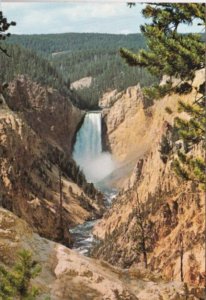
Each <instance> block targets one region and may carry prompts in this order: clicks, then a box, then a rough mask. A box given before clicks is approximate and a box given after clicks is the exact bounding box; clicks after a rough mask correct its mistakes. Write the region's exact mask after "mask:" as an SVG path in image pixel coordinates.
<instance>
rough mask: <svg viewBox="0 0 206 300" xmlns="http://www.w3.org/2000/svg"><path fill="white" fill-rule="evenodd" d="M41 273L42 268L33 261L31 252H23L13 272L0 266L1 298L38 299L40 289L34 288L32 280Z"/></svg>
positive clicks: (8, 299)
mask: <svg viewBox="0 0 206 300" xmlns="http://www.w3.org/2000/svg"><path fill="white" fill-rule="evenodd" d="M40 271H41V267H40V265H39V264H38V263H37V262H36V261H34V260H33V259H32V254H31V252H30V251H28V250H22V251H21V252H20V253H19V255H18V261H17V262H16V263H15V265H14V267H13V268H12V270H11V271H8V270H7V269H6V268H4V267H3V266H0V298H1V299H7V300H10V299H11V300H12V299H25V300H34V299H36V296H37V295H38V289H37V288H36V287H35V286H32V284H31V279H33V278H35V277H36V276H37V275H38V274H39V273H40Z"/></svg>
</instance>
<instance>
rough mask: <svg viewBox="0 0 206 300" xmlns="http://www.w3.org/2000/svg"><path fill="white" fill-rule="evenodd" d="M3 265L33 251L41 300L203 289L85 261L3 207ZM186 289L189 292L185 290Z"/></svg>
mask: <svg viewBox="0 0 206 300" xmlns="http://www.w3.org/2000/svg"><path fill="white" fill-rule="evenodd" d="M0 249H1V251H0V264H4V265H6V266H7V267H11V266H12V265H13V264H14V262H15V259H16V257H17V253H18V251H19V250H20V249H27V250H30V251H32V254H33V259H34V260H36V261H37V262H38V263H39V264H40V265H41V267H42V271H41V273H40V274H39V275H38V277H36V278H35V279H34V280H33V281H32V282H33V284H34V285H35V286H36V287H38V289H39V292H40V295H39V296H38V299H45V298H47V297H48V296H49V297H51V299H55V300H60V299H61V300H62V299H68V300H69V299H77V300H80V299H85V300H93V299H96V300H106V299H110V300H117V299H124V300H126V299H128V300H148V299H153V300H159V299H162V300H167V299H173V300H184V299H185V297H186V293H187V296H188V297H189V298H188V299H191V300H195V299H197V298H195V295H196V296H197V293H199V295H201V292H202V291H201V290H192V289H191V288H188V289H187V288H186V286H185V285H184V284H182V283H180V282H175V281H173V282H167V281H166V280H165V279H163V278H162V277H161V276H159V275H157V274H153V273H152V272H148V271H140V270H139V269H136V268H133V269H131V270H121V269H119V268H116V267H113V266H111V265H110V264H108V263H106V262H103V261H97V260H95V259H91V258H88V257H84V256H81V255H79V254H78V253H76V252H75V251H72V250H70V249H68V248H66V247H64V246H62V245H60V244H57V243H54V242H52V241H49V240H46V239H44V238H41V237H40V236H39V235H38V234H35V233H33V232H32V229H31V228H30V227H29V226H28V225H27V224H26V222H25V221H23V220H21V219H19V218H18V217H16V216H15V215H14V214H12V213H11V212H8V211H6V210H4V209H0ZM187 290H188V292H187Z"/></svg>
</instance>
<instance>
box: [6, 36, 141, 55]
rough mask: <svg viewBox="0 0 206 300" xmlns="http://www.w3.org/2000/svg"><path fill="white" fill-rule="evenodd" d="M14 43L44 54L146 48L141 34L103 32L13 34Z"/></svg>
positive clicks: (11, 38)
mask: <svg viewBox="0 0 206 300" xmlns="http://www.w3.org/2000/svg"><path fill="white" fill-rule="evenodd" d="M9 42H10V43H12V44H20V45H22V46H24V47H25V48H29V49H32V50H35V51H38V52H40V53H42V54H44V55H48V54H52V53H58V52H63V51H69V52H74V51H81V50H84V51H85V50H91V49H96V50H102V49H105V50H108V51H109V50H111V49H113V50H114V49H118V48H120V47H129V48H134V49H135V48H137V47H139V48H144V47H145V39H144V37H143V36H142V35H141V34H128V35H124V34H101V33H58V34H33V35H12V36H11V37H10V39H9Z"/></svg>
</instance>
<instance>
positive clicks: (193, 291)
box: [0, 70, 204, 300]
mask: <svg viewBox="0 0 206 300" xmlns="http://www.w3.org/2000/svg"><path fill="white" fill-rule="evenodd" d="M203 81H204V70H199V71H198V72H197V73H196V77H195V80H194V81H193V90H192V92H191V93H190V94H189V95H188V94H187V95H178V94H171V95H168V96H165V97H164V98H162V99H160V100H156V101H154V104H153V105H152V106H149V107H147V106H146V104H145V101H144V97H143V94H142V90H141V87H140V86H139V85H137V86H134V87H130V88H128V89H127V90H126V91H122V92H117V91H112V92H108V93H106V94H105V95H104V97H103V98H102V99H101V100H100V103H99V105H100V107H101V109H102V111H101V116H102V141H103V145H102V150H103V151H109V152H111V153H112V155H113V158H114V159H115V161H116V162H117V165H116V169H115V170H114V171H113V172H112V173H111V174H110V175H109V176H107V177H106V178H103V180H101V184H102V186H106V187H107V188H108V189H116V190H117V196H116V197H115V199H114V200H113V202H112V204H111V206H110V207H109V208H108V210H107V211H106V212H105V210H106V208H105V203H104V201H103V195H102V193H101V192H100V191H98V190H97V189H96V188H95V187H94V186H93V185H92V184H91V183H88V182H87V181H86V179H85V178H84V177H82V176H83V175H81V176H80V175H79V174H81V173H79V169H78V166H77V164H76V162H75V161H74V160H73V158H72V151H73V150H74V145H75V142H77V132H79V129H80V128H81V126H82V124H83V122H84V120H85V113H86V112H85V111H82V110H80V109H78V108H77V107H75V106H74V105H73V104H72V103H71V101H70V99H68V98H66V97H65V96H63V95H62V94H60V93H59V92H58V91H57V90H55V89H53V88H50V87H45V86H42V85H40V84H37V83H35V82H33V81H31V80H30V79H29V78H28V77H27V76H19V77H18V78H17V79H16V80H14V81H12V82H11V83H9V86H8V88H7V89H6V90H5V91H3V92H2V94H1V104H0V105H1V110H0V141H1V146H0V151H1V160H0V166H1V177H0V184H1V192H0V201H1V206H2V208H1V209H0V249H1V251H0V254H1V262H2V263H3V264H5V265H6V266H8V267H10V266H11V265H12V263H13V262H14V261H15V259H16V255H17V253H18V250H19V249H21V248H26V249H29V250H31V251H32V253H33V255H34V258H35V259H36V260H37V261H38V262H39V263H40V264H41V266H42V272H41V274H40V275H39V276H38V277H37V278H36V279H35V283H36V284H37V285H38V286H39V287H40V290H41V296H40V297H39V299H44V298H45V297H46V296H48V295H49V296H50V297H51V299H99V300H101V299H105V300H106V299H125V300H126V299H128V300H130V299H131V300H133V299H134V300H135V299H139V300H146V299H149V298H151V299H154V300H155V299H164V300H166V299H173V300H183V299H185V297H187V299H190V300H195V299H202V298H201V297H203V289H202V288H201V286H202V285H203V278H204V212H203V206H204V195H203V192H202V191H201V190H200V189H199V187H198V186H196V185H195V184H193V183H190V182H189V183H188V182H187V183H185V182H183V181H181V180H180V179H179V178H178V177H177V176H176V175H175V174H174V172H173V169H172V165H171V164H172V158H173V157H172V156H171V157H168V160H167V161H166V162H163V161H162V159H161V153H160V151H159V149H160V143H161V139H162V136H163V135H165V134H169V129H170V126H172V125H173V122H174V118H175V117H176V116H177V115H182V116H184V115H183V113H179V112H178V101H179V100H180V99H181V100H183V101H188V99H193V98H194V97H195V96H196V95H197V89H198V88H199V86H200V85H201V84H202V83H203ZM167 107H170V108H171V110H172V113H171V114H167V113H166V111H165V109H166V108H167ZM192 151H193V152H194V153H196V152H201V151H203V149H201V148H198V147H197V148H194V149H192ZM172 155H175V153H174V154H172ZM60 176H61V177H60ZM60 181H61V182H62V195H63V204H62V207H61V206H60V197H61V196H60V194H61V191H60V185H59V182H60ZM139 203H140V204H141V206H142V207H143V208H144V210H145V214H146V229H145V230H146V233H147V236H148V240H149V251H148V268H147V269H145V267H144V257H143V255H142V253H140V252H139V251H138V250H137V240H138V236H137V212H138V205H139ZM61 211H62V212H63V213H62V214H63V225H64V226H63V232H62V228H60V225H62V224H60V213H61ZM102 216H103V217H102ZM94 219H99V221H97V223H96V224H95V226H94V229H93V235H94V236H95V237H96V238H97V239H98V240H99V242H98V243H97V244H96V245H95V246H94V248H93V251H92V254H91V256H92V257H91V258H89V257H85V256H82V255H80V254H79V253H78V252H77V251H75V250H71V249H69V248H71V247H72V243H73V241H72V239H73V238H72V235H71V232H70V230H71V229H72V228H74V227H75V226H76V225H79V224H83V223H84V222H85V221H91V220H94ZM182 235H183V236H184V240H183V242H184V256H183V263H184V269H183V270H184V283H183V282H181V278H180V250H181V249H180V237H181V236H182ZM66 246H67V247H66ZM68 247H69V248H68ZM83 297H84V298H83Z"/></svg>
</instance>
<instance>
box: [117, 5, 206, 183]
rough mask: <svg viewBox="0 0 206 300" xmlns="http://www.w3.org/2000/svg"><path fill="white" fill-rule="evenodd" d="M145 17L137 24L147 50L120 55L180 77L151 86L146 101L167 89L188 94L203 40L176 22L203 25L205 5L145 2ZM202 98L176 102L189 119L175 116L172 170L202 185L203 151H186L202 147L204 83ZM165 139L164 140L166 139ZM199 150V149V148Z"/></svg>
mask: <svg viewBox="0 0 206 300" xmlns="http://www.w3.org/2000/svg"><path fill="white" fill-rule="evenodd" d="M143 15H144V17H145V18H149V19H151V20H152V22H151V23H150V24H146V25H144V26H141V31H142V33H143V34H144V36H145V37H146V38H147V44H148V49H147V50H141V51H139V52H138V53H137V54H135V53H132V52H131V51H128V50H127V49H121V51H120V54H121V56H122V57H123V58H124V59H125V60H126V61H127V63H128V64H129V65H131V66H140V67H146V68H147V69H148V70H149V71H150V72H151V73H152V74H156V75H157V74H159V75H160V76H163V75H168V77H169V78H170V79H172V77H175V78H179V79H181V83H180V84H179V85H178V86H176V87H174V86H173V85H172V80H168V81H167V83H166V84H165V85H164V86H157V85H156V86H153V87H152V88H148V89H147V90H145V94H146V97H149V99H150V102H153V100H154V99H157V98H159V97H162V96H164V94H167V93H169V92H171V91H176V92H178V93H184V94H186V93H189V92H190V91H191V89H192V86H191V84H190V83H189V82H187V81H188V80H193V79H194V76H195V72H196V71H197V70H198V69H201V68H203V67H204V66H205V43H204V41H203V39H202V36H201V35H199V34H181V33H179V32H178V28H179V25H181V24H186V25H192V24H193V23H194V21H199V22H200V23H199V25H202V26H204V25H205V5H204V4H203V3H199V4H196V3H187V4H180V3H175V4H172V3H167V4H166V3H163V4H149V5H147V6H146V8H145V9H143ZM198 92H199V94H202V97H200V98H199V99H197V100H196V99H195V100H194V101H193V103H192V104H188V103H183V102H180V103H179V106H180V110H181V111H184V112H186V113H187V115H189V119H188V118H187V119H181V118H176V120H175V126H174V132H175V133H176V134H177V136H178V137H179V139H181V140H182V141H183V143H184V148H183V149H181V150H178V152H177V157H176V159H174V163H173V165H174V169H175V171H176V173H177V174H178V175H179V176H181V178H183V179H185V180H192V181H195V182H197V183H200V184H203V185H204V186H205V184H206V178H205V161H204V157H203V156H204V154H203V153H200V155H194V154H192V152H190V150H191V149H193V148H194V145H200V149H205V126H206V110H205V107H206V105H205V101H206V100H205V96H204V95H205V83H203V84H202V85H201V86H200V89H199V91H198ZM189 103H191V101H190V102H189ZM166 142H167V141H166ZM167 144H168V143H165V140H164V141H163V143H162V145H160V146H161V148H160V149H162V150H163V151H165V150H168V149H169V148H168V145H167ZM202 152H203V151H202Z"/></svg>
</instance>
